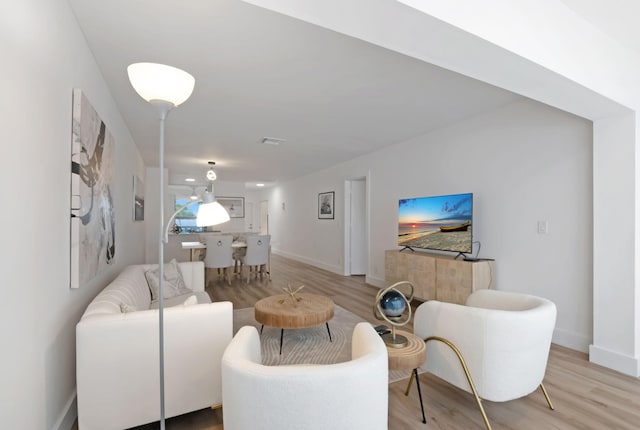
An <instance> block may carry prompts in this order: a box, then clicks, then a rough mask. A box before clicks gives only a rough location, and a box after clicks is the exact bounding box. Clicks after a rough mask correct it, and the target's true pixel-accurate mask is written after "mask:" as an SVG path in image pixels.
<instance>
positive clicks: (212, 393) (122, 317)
mask: <svg viewBox="0 0 640 430" xmlns="http://www.w3.org/2000/svg"><path fill="white" fill-rule="evenodd" d="M154 267H156V265H134V266H129V267H127V268H125V269H124V270H123V271H122V273H120V275H119V276H118V277H117V278H116V279H115V280H113V282H111V283H110V284H109V285H107V286H106V287H105V288H104V290H102V291H101V292H100V293H99V294H98V295H97V296H96V297H95V299H94V300H93V301H92V302H91V303H90V304H89V306H88V307H87V309H86V311H85V313H84V315H83V316H82V318H81V320H80V322H79V323H78V325H77V326H76V377H77V392H78V426H79V430H96V429H124V428H129V427H133V426H137V425H141V424H145V423H149V422H153V421H158V420H159V418H160V388H159V387H160V377H159V374H160V370H159V341H158V337H159V333H158V327H159V326H158V324H159V319H158V310H157V309H151V307H152V303H151V293H150V290H149V287H148V284H147V281H146V279H145V275H144V273H145V271H146V270H149V269H152V268H154ZM178 267H179V268H180V272H181V273H182V276H183V278H184V282H185V285H186V286H187V287H188V288H190V289H192V290H193V295H195V296H196V297H197V298H198V304H194V305H184V304H183V303H184V301H185V299H186V296H191V295H192V294H186V295H185V296H180V297H176V298H171V299H165V302H164V303H165V309H164V357H165V416H166V417H172V416H176V415H180V414H184V413H186V412H190V411H194V410H198V409H203V408H206V407H211V406H216V405H220V404H221V403H222V388H221V387H222V384H221V359H222V354H223V352H224V349H225V348H226V346H227V345H228V344H229V342H230V341H231V338H232V336H233V307H232V304H231V303H230V302H218V303H211V300H210V298H209V296H208V294H207V293H206V292H205V291H204V264H203V263H202V262H193V263H191V262H187V263H178ZM192 300H193V299H192ZM121 308H124V309H125V310H134V311H132V312H123V311H122V310H121ZM135 309H137V310H135Z"/></svg>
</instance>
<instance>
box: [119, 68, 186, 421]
mask: <svg viewBox="0 0 640 430" xmlns="http://www.w3.org/2000/svg"><path fill="white" fill-rule="evenodd" d="M127 73H128V75H129V81H130V82H131V85H132V86H133V88H134V89H135V90H136V92H137V93H138V95H140V97H142V98H143V99H145V100H146V101H148V102H149V103H151V104H152V105H153V106H154V107H155V108H156V110H157V112H158V115H159V118H160V166H159V168H160V223H159V225H160V231H159V241H158V244H159V248H158V278H159V282H158V295H159V298H158V314H159V336H160V339H159V347H160V351H159V353H160V354H159V355H160V428H161V429H162V430H164V428H165V410H164V290H163V284H164V243H163V242H164V241H163V239H164V189H163V188H164V123H165V120H166V118H167V115H168V114H169V111H170V110H171V109H173V108H174V107H177V106H178V105H180V104H182V103H183V102H185V101H186V100H187V99H188V98H189V97H190V96H191V93H192V92H193V87H194V85H195V79H194V77H193V76H191V75H190V74H189V73H187V72H185V71H183V70H180V69H176V68H175V67H171V66H166V65H164V64H156V63H135V64H131V65H130V66H129V67H128V68H127Z"/></svg>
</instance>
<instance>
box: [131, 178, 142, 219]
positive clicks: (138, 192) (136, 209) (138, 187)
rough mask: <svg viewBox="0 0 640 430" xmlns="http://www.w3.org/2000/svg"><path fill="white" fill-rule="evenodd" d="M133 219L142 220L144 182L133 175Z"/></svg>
mask: <svg viewBox="0 0 640 430" xmlns="http://www.w3.org/2000/svg"><path fill="white" fill-rule="evenodd" d="M133 220H134V221H144V182H142V179H140V178H139V177H137V176H134V177H133Z"/></svg>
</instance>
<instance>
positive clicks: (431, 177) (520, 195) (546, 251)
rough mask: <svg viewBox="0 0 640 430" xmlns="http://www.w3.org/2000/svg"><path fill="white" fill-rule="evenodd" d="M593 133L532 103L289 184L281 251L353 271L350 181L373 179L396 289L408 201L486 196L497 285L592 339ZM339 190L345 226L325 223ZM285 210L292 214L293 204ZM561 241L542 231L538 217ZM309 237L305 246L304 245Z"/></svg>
mask: <svg viewBox="0 0 640 430" xmlns="http://www.w3.org/2000/svg"><path fill="white" fill-rule="evenodd" d="M591 141H592V125H591V122H590V121H586V120H584V119H582V118H578V117H576V116H573V115H571V114H567V113H565V112H562V111H559V110H556V109H553V108H550V107H548V106H545V105H543V104H540V103H536V102H533V101H528V100H524V101H522V102H517V103H514V104H511V105H508V106H505V107H504V108H501V109H499V110H496V111H493V112H487V113H486V114H483V115H481V116H478V117H475V118H472V119H469V120H467V121H464V122H461V123H458V124H455V125H453V126H451V127H447V128H444V129H441V130H438V131H435V132H432V133H429V134H427V135H424V136H420V137H418V138H415V139H411V140H409V141H406V142H403V143H400V144H397V145H394V146H392V147H389V148H386V149H383V150H380V151H378V152H375V153H373V154H370V155H367V156H364V157H360V158H358V159H355V160H352V161H350V162H347V163H344V164H341V165H339V166H335V167H332V168H329V169H326V170H324V171H322V172H318V173H314V174H311V175H309V176H306V177H304V178H299V179H297V180H295V181H291V182H288V183H286V184H283V185H281V186H278V187H277V188H276V189H274V190H272V191H271V192H270V195H269V197H268V198H269V201H270V206H269V215H270V227H271V229H272V230H271V231H272V235H273V238H272V242H273V246H274V252H277V253H280V254H283V255H287V256H289V257H292V258H295V259H298V260H300V261H304V262H307V263H311V264H314V265H316V266H318V267H322V268H325V269H327V270H331V271H333V272H336V273H343V269H342V266H341V265H342V262H343V252H342V251H338V250H342V249H343V247H342V243H343V240H344V233H343V229H342V228H341V225H342V223H343V212H344V208H342V207H341V203H340V202H342V201H344V199H343V196H342V194H343V190H344V186H343V184H344V181H345V179H347V178H351V177H354V176H358V175H362V176H365V175H366V173H367V171H370V184H369V186H370V205H369V210H370V217H371V218H370V219H371V225H370V229H369V235H370V236H369V238H370V239H369V243H370V256H371V260H370V262H369V271H368V273H367V281H368V282H370V283H372V284H374V285H378V286H382V285H384V251H385V250H386V249H397V246H396V235H397V221H398V213H397V205H398V199H400V198H406V197H420V196H429V195H441V194H451V193H463V192H473V193H474V227H475V228H474V240H479V241H481V243H482V249H481V254H480V255H481V256H483V257H486V258H495V259H496V273H495V281H496V284H495V285H496V287H497V288H498V289H502V290H509V291H520V292H527V293H532V294H538V295H541V296H544V297H548V298H549V299H551V300H553V301H554V302H555V303H556V304H557V306H558V323H557V326H556V327H557V329H556V333H555V337H554V341H555V342H557V343H560V344H562V345H565V346H569V347H571V348H575V349H579V350H582V351H586V350H587V346H588V344H589V343H590V342H591V339H592V329H591V323H592V311H591V309H592V299H591V297H592V296H591V295H592V257H591V252H592V246H593V244H592V228H593V220H592V204H593V202H592V197H591V196H592V191H593V189H592V179H591V172H592V145H591ZM332 190H335V191H336V202H338V203H337V205H336V219H335V220H332V221H331V220H318V219H317V193H318V192H323V191H332ZM283 202H284V203H285V209H284V210H283V209H282V203H283ZM539 220H544V221H548V223H549V234H547V235H539V234H537V221H539ZM301 238H304V239H301Z"/></svg>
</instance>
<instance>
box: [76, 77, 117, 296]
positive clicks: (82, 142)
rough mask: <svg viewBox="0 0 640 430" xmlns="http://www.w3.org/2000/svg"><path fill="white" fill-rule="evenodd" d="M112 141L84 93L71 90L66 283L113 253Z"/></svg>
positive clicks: (81, 279) (90, 273) (86, 276)
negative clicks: (69, 220) (67, 271)
mask: <svg viewBox="0 0 640 430" xmlns="http://www.w3.org/2000/svg"><path fill="white" fill-rule="evenodd" d="M114 146H115V145H114V141H113V137H112V135H111V133H110V132H109V130H108V129H107V128H106V126H105V124H104V122H103V121H102V120H101V119H100V117H99V116H98V113H97V112H96V111H95V109H94V108H93V106H91V104H90V103H89V100H88V99H87V97H86V96H85V95H84V93H83V92H82V91H81V90H79V89H74V90H73V123H72V139H71V288H79V287H80V286H81V285H84V284H86V283H87V282H88V281H90V280H91V279H93V277H95V276H96V274H98V273H99V272H100V271H101V270H103V269H104V268H105V267H106V266H107V265H109V264H112V263H113V262H114V258H115V251H116V244H115V237H116V233H115V211H114V207H113V194H112V190H113V171H114V165H113V163H114Z"/></svg>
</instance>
